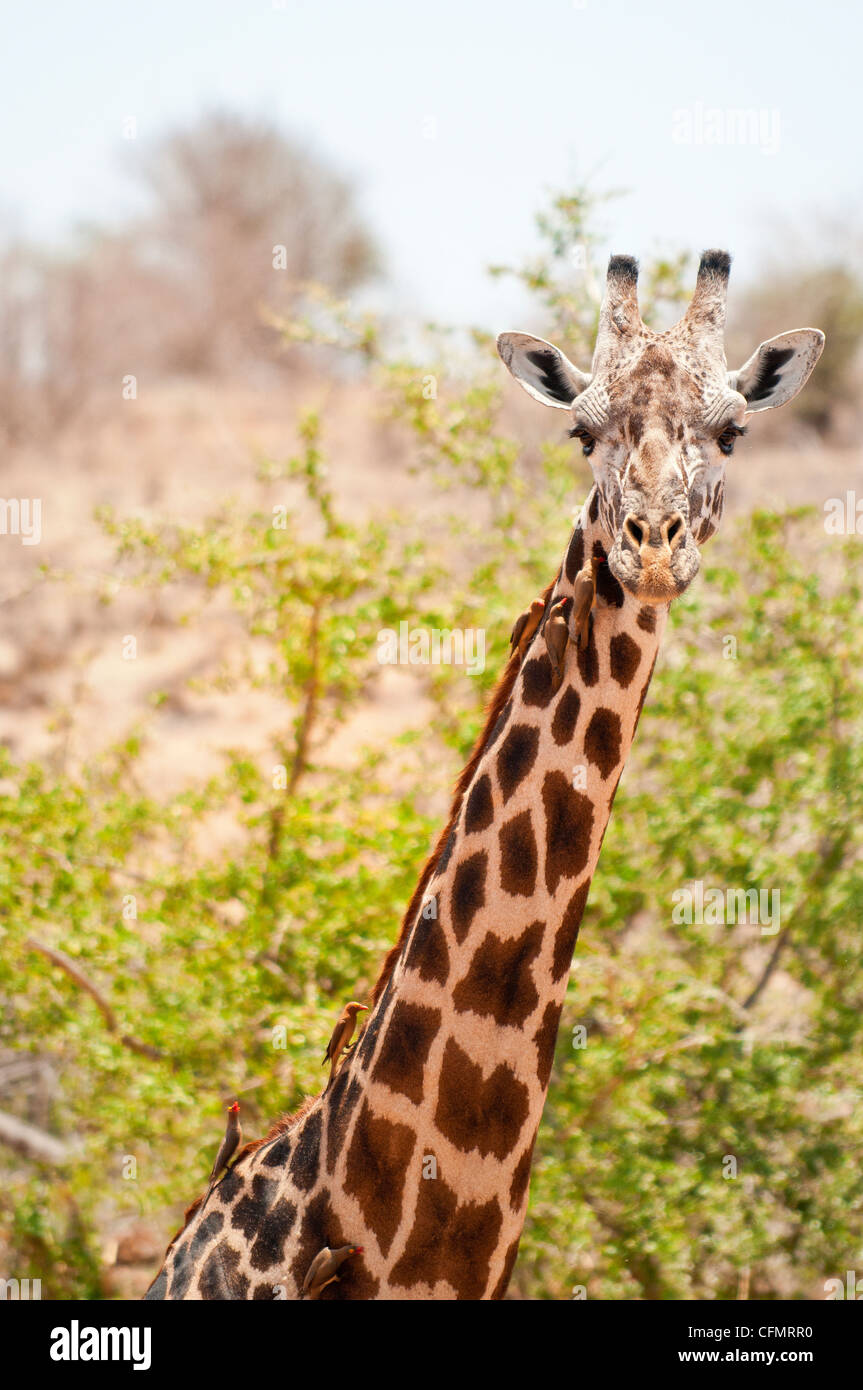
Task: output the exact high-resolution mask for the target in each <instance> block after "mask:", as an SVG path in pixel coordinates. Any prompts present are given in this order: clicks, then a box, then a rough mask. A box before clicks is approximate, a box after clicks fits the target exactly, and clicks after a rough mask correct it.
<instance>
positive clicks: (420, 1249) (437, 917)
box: [147, 251, 824, 1299]
mask: <svg viewBox="0 0 863 1390" xmlns="http://www.w3.org/2000/svg"><path fill="white" fill-rule="evenodd" d="M729 265H730V260H729V257H728V255H727V254H726V253H725V252H721V251H707V252H705V253H704V255H703V256H702V258H701V264H700V267H699V271H698V277H697V281H696V286H695V291H694V294H693V298H692V300H691V302H690V304H689V307H688V308H687V310H686V313H685V314H684V316H683V318H682V319H681V320H680V322H679V323H678V324H676V325H675V326H674V327H673V328H671V329H668V330H667V331H665V332H662V333H658V332H653V331H652V330H651V329H649V328H647V327H646V326H645V325H644V324H643V323H642V321H641V317H640V314H639V310H638V300H637V267H636V263H635V261H634V260H632V258H631V257H628V256H613V257H612V258H611V261H610V263H609V268H608V277H607V282H606V289H605V295H604V298H603V304H602V309H601V312H600V319H599V328H598V333H597V341H596V347H595V352H594V356H593V363H592V366H591V370H590V371H589V372H587V371H582V370H581V369H579V368H578V367H576V366H574V365H573V364H572V363H571V362H570V361H569V359H568V358H567V357H566V356H565V355H564V354H563V353H562V352H561V351H560V350H559V349H558V348H556V347H554V346H553V345H552V344H550V343H547V342H545V341H544V340H542V339H540V338H536V337H534V336H532V335H530V334H526V333H504V334H502V335H501V337H500V338H499V339H498V350H499V352H500V355H501V358H502V359H503V361H504V363H505V364H506V366H507V367H508V368H509V370H510V372H511V373H512V374H513V376H514V377H515V378H516V380H517V381H519V383H520V384H521V385H522V386H523V387H524V389H525V390H526V391H527V392H528V393H529V394H530V395H531V396H532V397H534V398H535V399H537V400H539V401H542V402H543V403H544V404H546V405H549V406H552V407H554V408H556V409H565V410H568V411H569V412H570V417H571V423H572V431H571V432H572V434H573V436H574V437H575V438H577V439H579V440H580V441H581V444H582V447H583V449H584V452H585V454H586V455H587V456H588V457H589V459H590V462H591V465H592V468H593V473H594V479H595V482H594V486H593V488H592V489H591V491H590V494H589V496H588V498H587V500H586V502H585V504H584V507H583V509H582V511H581V515H580V518H579V520H578V522H577V524H576V526H575V529H574V531H573V534H572V537H571V539H570V542H569V545H568V547H567V550H566V554H565V555H564V557H563V560H562V561H561V565H560V568H559V571H558V573H557V576H556V578H555V579H554V580H553V581H552V583H551V584H550V585H549V587H548V589H547V590H546V591H545V593H544V594H543V595H542V596H541V598H540V599H539V600H535V601H534V603H533V604H532V605H531V608H530V610H528V614H527V615H526V618H525V621H524V622H523V623H522V624H521V626H520V627H519V625H518V624H516V629H515V630H514V632H513V651H512V655H511V657H510V660H509V662H508V664H507V667H506V670H505V671H504V673H503V676H502V678H501V680H500V682H499V684H498V687H497V689H496V691H495V694H494V696H493V698H492V702H491V706H490V709H489V716H488V721H487V724H486V728H485V730H484V731H483V733H482V734H481V735H480V738H479V740H478V742H477V745H476V747H475V749H474V752H473V754H472V756H471V758H470V761H469V762H468V764H467V766H466V768H465V770H464V772H463V773H462V776H461V777H460V778H459V781H458V784H457V787H456V791H455V797H454V801H453V806H452V811H451V815H450V819H449V821H448V823H447V825H446V827H445V829H444V831H443V832H442V834H441V836H440V838H439V840H438V843H437V845H436V847H435V850H434V852H433V854H432V856H431V858H430V860H429V862H428V864H427V865H426V867H425V870H424V871H423V873H422V875H421V877H420V880H419V883H418V884H417V888H416V891H415V893H414V896H413V898H412V900H411V903H410V905H409V907H408V910H407V913H406V915H405V918H404V921H403V925H402V930H401V934H400V936H399V938H398V941H397V942H396V944H395V946H394V947H393V949H392V950H391V951H390V953H389V955H388V956H387V959H386V961H385V963H384V967H383V970H382V972H381V975H380V978H379V980H378V982H377V985H376V986H375V990H374V995H373V1009H372V1012H371V1014H370V1017H369V1021H368V1024H367V1027H366V1029H365V1031H364V1032H363V1034H362V1035H361V1037H360V1038H359V1040H358V1042H357V1043H356V1045H355V1046H354V1048H353V1050H352V1051H351V1052H350V1053H348V1054H347V1057H346V1059H345V1061H344V1062H343V1063H342V1065H341V1067H340V1068H339V1070H338V1071H337V1072H335V1074H334V1076H333V1080H332V1084H331V1085H330V1086H329V1087H328V1089H327V1090H326V1092H325V1093H323V1094H322V1095H320V1096H318V1097H316V1098H314V1099H310V1100H308V1101H306V1102H305V1104H304V1105H303V1107H302V1108H301V1110H300V1111H299V1112H298V1113H297V1115H296V1116H294V1117H293V1118H291V1119H290V1120H288V1121H285V1122H282V1123H280V1124H279V1125H277V1126H276V1127H275V1128H274V1130H273V1131H271V1133H270V1134H269V1135H268V1136H267V1137H266V1139H264V1140H261V1141H258V1142H257V1143H254V1144H251V1145H248V1146H247V1147H246V1149H244V1150H242V1151H241V1152H240V1154H239V1155H238V1157H237V1158H236V1160H235V1162H234V1164H233V1166H232V1167H231V1169H230V1170H229V1172H228V1174H227V1176H226V1177H225V1178H224V1179H223V1180H222V1181H221V1183H219V1185H218V1186H217V1187H216V1188H215V1189H214V1191H213V1194H212V1197H211V1200H210V1202H209V1204H208V1206H207V1209H206V1212H203V1211H202V1210H201V1206H200V1200H199V1201H198V1202H196V1203H194V1204H193V1206H192V1207H191V1208H190V1209H189V1213H188V1219H187V1222H186V1225H185V1227H184V1228H183V1230H182V1231H181V1232H180V1233H179V1235H178V1236H176V1237H175V1239H174V1240H173V1241H172V1243H171V1245H170V1246H169V1248H168V1252H167V1254H166V1257H165V1262H164V1265H163V1268H162V1270H161V1272H160V1273H159V1275H158V1276H157V1278H156V1280H155V1281H154V1283H153V1285H152V1286H151V1289H150V1291H149V1293H148V1294H147V1297H148V1298H168V1299H181V1298H191V1299H201V1298H228V1299H270V1298H273V1297H286V1298H289V1299H299V1298H300V1297H301V1294H302V1285H303V1281H304V1279H305V1277H306V1275H307V1273H308V1271H309V1268H310V1266H311V1265H312V1262H313V1261H314V1260H315V1258H316V1256H318V1254H319V1252H321V1251H322V1250H323V1248H324V1247H328V1249H329V1250H330V1251H337V1250H340V1249H344V1248H347V1247H351V1248H357V1247H361V1248H362V1252H363V1253H362V1257H361V1258H360V1257H359V1256H358V1257H356V1258H352V1259H350V1260H348V1261H347V1262H346V1263H345V1265H344V1266H343V1269H340V1270H339V1275H340V1278H339V1281H338V1282H333V1283H328V1284H327V1285H326V1287H325V1288H323V1289H322V1291H321V1296H322V1297H323V1298H324V1299H417V1298H421V1299H428V1298H431V1299H445V1298H459V1299H489V1298H501V1297H503V1295H504V1293H505V1291H506V1287H507V1283H508V1281H509V1278H510V1274H511V1272H512V1268H513V1264H514V1262H515V1258H516V1254H517V1250H518V1242H519V1237H520V1234H521V1230H522V1226H523V1223H524V1217H525V1211H526V1207H527V1198H528V1186H529V1178H530V1164H531V1156H532V1153H533V1147H534V1142H535V1139H536V1133H537V1128H538V1126H539V1121H540V1117H541V1115H542V1109H543V1105H544V1102H545V1096H546V1092H547V1089H548V1084H549V1079H550V1076H551V1070H552V1063H553V1058H554V1048H555V1041H556V1038H557V1031H558V1023H559V1019H560V1013H561V1008H562V1006H563V999H564V994H565V991H566V984H567V979H568V976H569V971H570V964H571V960H572V953H573V949H574V946H575V941H576V936H577V934H578V928H579V924H580V922H581V917H582V913H583V912H584V907H585V904H586V901H587V895H588V891H589V888H590V882H591V878H592V876H593V872H594V869H595V867H596V863H597V860H598V858H599V852H600V847H601V844H602V838H603V835H604V833H605V828H606V825H607V822H608V818H609V815H610V812H611V806H612V802H613V800H614V794H615V791H616V789H617V784H618V781H619V778H620V775H621V772H622V770H623V766H624V762H625V760H626V756H627V754H628V751H629V748H630V745H631V743H632V739H633V737H634V734H635V729H636V726H637V724H638V719H639V716H640V713H641V708H642V705H643V703H644V699H645V696H646V694H647V689H648V685H649V683H650V677H651V675H652V672H653V666H654V662H655V660H656V654H657V651H658V649H659V644H660V641H661V639H662V634H663V631H664V627H665V621H666V617H667V613H668V605H669V603H670V601H671V600H672V599H673V598H675V597H676V596H677V595H678V594H681V593H682V592H683V591H684V590H685V588H686V587H687V585H688V584H689V583H691V581H692V579H693V578H694V576H695V574H696V572H697V570H698V565H699V556H700V546H701V545H703V543H704V542H705V541H706V540H707V539H708V538H709V537H710V536H711V535H712V534H713V532H714V531H715V529H716V527H717V526H718V524H719V520H720V517H721V514H722V502H723V490H724V479H725V468H726V462H727V458H728V457H729V456H730V455H731V453H732V452H733V449H734V444H735V441H736V440H737V438H738V437H739V436H740V434H742V433H743V431H744V429H745V423H744V422H745V420H746V418H747V416H748V415H749V414H751V413H753V412H755V411H759V410H766V409H769V408H771V407H774V406H778V405H782V404H784V403H785V402H786V401H788V400H791V399H792V397H793V396H794V395H796V394H797V392H798V391H799V390H800V389H801V387H802V386H803V385H804V384H805V382H806V380H807V378H808V377H809V374H810V373H811V371H812V369H813V367H814V365H815V363H816V361H817V359H818V357H819V355H820V353H821V349H822V347H823V343H824V336H823V334H821V333H819V332H818V331H817V330H816V329H811V328H803V329H798V330H795V331H794V332H792V333H784V334H782V335H780V336H779V337H777V338H773V339H770V340H769V341H768V342H766V343H762V344H761V345H760V346H759V347H758V348H757V349H756V351H755V352H754V353H753V355H752V356H751V357H750V358H749V360H748V361H747V362H746V363H745V364H744V365H743V366H742V367H741V368H739V369H738V370H736V371H730V372H729V371H728V369H727V366H726V362H725V352H724V345H723V330H724V324H725V298H726V290H727V284H728V273H729ZM594 560H596V561H605V562H606V563H599V564H596V565H594V564H592V561H594ZM587 575H590V576H591V579H590V585H591V587H590V590H589V591H588V590H586V589H585V583H586V582H587V580H586V578H585V576H587ZM585 603H587V608H586V611H585ZM558 618H559V619H560V622H557V619H558ZM549 622H551V624H552V625H551V626H550V627H549ZM546 629H547V631H546ZM550 653H551V654H550ZM574 768H575V769H577V771H578V773H579V775H578V776H577V777H576V776H574V775H573V769H574ZM431 904H433V910H432V908H431V906H430V905H431ZM276 1289H278V1293H277V1292H276Z"/></svg>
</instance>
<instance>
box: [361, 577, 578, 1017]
mask: <svg viewBox="0 0 863 1390" xmlns="http://www.w3.org/2000/svg"><path fill="white" fill-rule="evenodd" d="M559 578H560V574H559V573H558V574H557V575H556V577H555V578H554V579H553V580H552V581H551V583H550V584H549V585H548V587H547V588H546V589H545V590H543V593H542V595H541V598H542V602H543V605H544V606H545V607H548V600H549V598H550V596H551V593H552V590H553V589H554V586H555V584H556V583H557V581H558V579H559ZM520 666H521V659H520V657H519V655H518V652H513V654H512V656H511V657H510V658H509V661H508V662H507V664H506V666H505V667H504V670H503V674H502V676H501V677H500V679H499V681H498V683H497V685H496V686H495V688H494V691H493V692H492V696H491V699H490V701H489V703H488V708H487V711H486V720H485V724H484V726H483V729H482V732H481V733H480V735H479V736H478V738H477V740H476V743H475V744H474V746H473V752H472V753H471V755H470V758H469V759H468V761H467V763H466V765H465V767H464V769H463V771H462V772H461V774H460V776H459V779H458V781H457V782H456V784H455V790H454V792H453V799H452V806H451V808H450V813H449V819H448V820H447V823H446V825H445V826H444V828H443V830H442V831H441V833H440V835H439V836H438V838H437V842H436V843H435V847H434V849H433V850H432V852H431V855H430V857H429V859H428V862H427V863H426V866H425V868H424V869H423V871H422V874H421V875H420V880H419V883H418V884H417V886H416V888H415V889H414V893H413V897H412V898H411V900H410V902H409V903H408V906H407V911H406V912H405V915H404V917H403V918H402V925H401V931H400V932H399V935H398V939H397V940H396V943H395V945H394V946H392V947H391V949H390V950H389V951H388V952H387V954H386V956H385V957H384V963H383V966H382V967H381V973H380V975H379V976H378V978H377V982H376V984H375V987H374V989H373V990H372V1008H374V1006H375V1005H376V1004H377V1002H378V1000H379V999H380V997H381V995H382V994H383V992H384V990H385V989H386V986H387V982H388V980H389V978H390V976H391V975H392V973H393V970H394V969H395V965H396V961H397V960H398V958H399V956H400V955H401V953H402V950H403V949H404V946H405V943H406V942H407V938H408V936H409V935H410V932H411V929H412V927H413V925H414V922H415V921H416V915H417V912H418V911H419V908H420V904H421V902H422V900H423V897H424V896H425V892H426V889H427V888H428V886H429V884H430V882H431V880H432V878H433V877H434V873H435V869H436V868H437V866H438V864H439V863H440V858H441V855H442V854H443V852H444V849H445V847H446V844H447V841H448V840H449V837H450V835H451V834H452V831H453V829H454V827H455V823H456V821H457V820H458V814H459V811H460V810H461V805H462V801H463V800H464V794H465V792H466V791H467V789H468V787H469V786H470V784H471V782H472V781H473V775H474V773H475V771H476V769H477V767H478V765H479V762H480V759H481V758H482V755H483V753H484V752H485V750H486V748H487V746H488V741H489V739H490V737H491V735H492V733H493V731H494V729H495V727H496V725H497V721H498V720H499V718H500V716H501V713H502V712H503V708H504V705H505V704H506V702H507V700H508V699H509V697H510V695H511V694H512V688H513V686H514V685H515V678H516V676H517V675H518V672H519V667H520Z"/></svg>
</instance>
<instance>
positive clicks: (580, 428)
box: [569, 425, 596, 458]
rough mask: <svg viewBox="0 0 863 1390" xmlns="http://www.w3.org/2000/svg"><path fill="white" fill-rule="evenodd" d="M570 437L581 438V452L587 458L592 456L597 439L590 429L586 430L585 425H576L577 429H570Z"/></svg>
mask: <svg viewBox="0 0 863 1390" xmlns="http://www.w3.org/2000/svg"><path fill="white" fill-rule="evenodd" d="M569 437H570V439H580V440H581V452H582V453H583V454H584V457H585V458H590V456H591V454H592V453H593V451H594V449H595V448H596V440H595V439H594V437H593V435H592V434H591V433H590V430H586V429H585V428H584V425H576V427H575V429H573V430H570V431H569Z"/></svg>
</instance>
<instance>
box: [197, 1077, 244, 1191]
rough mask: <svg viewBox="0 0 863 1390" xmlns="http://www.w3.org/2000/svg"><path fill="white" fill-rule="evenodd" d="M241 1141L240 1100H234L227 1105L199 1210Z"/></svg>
mask: <svg viewBox="0 0 863 1390" xmlns="http://www.w3.org/2000/svg"><path fill="white" fill-rule="evenodd" d="M242 1141H243V1131H242V1127H241V1125H240V1102H239V1101H238V1100H235V1101H234V1103H233V1105H229V1106H228V1122H227V1125H226V1126H225V1137H224V1139H223V1140H222V1144H221V1148H220V1149H219V1152H218V1153H217V1155H216V1161H215V1163H214V1164H213V1171H212V1173H211V1174H210V1186H209V1187H208V1188H207V1195H206V1197H205V1198H204V1200H203V1202H202V1203H201V1210H202V1211H203V1210H204V1207H205V1206H206V1205H207V1202H208V1201H209V1200H210V1193H211V1192H212V1190H213V1188H214V1187H215V1186H216V1183H217V1182H218V1180H219V1177H220V1176H221V1174H222V1172H223V1170H224V1169H226V1168H227V1167H228V1165H229V1163H230V1161H231V1159H232V1158H233V1157H234V1154H235V1153H236V1152H237V1149H238V1148H239V1147H240V1144H241V1143H242Z"/></svg>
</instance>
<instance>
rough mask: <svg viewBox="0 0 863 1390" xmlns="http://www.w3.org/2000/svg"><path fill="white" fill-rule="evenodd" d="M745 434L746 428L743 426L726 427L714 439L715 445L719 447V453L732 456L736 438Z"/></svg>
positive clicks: (732, 425)
mask: <svg viewBox="0 0 863 1390" xmlns="http://www.w3.org/2000/svg"><path fill="white" fill-rule="evenodd" d="M745 433H746V428H745V426H744V425H734V424H731V425H726V426H725V429H724V430H723V431H722V433H721V434H720V435H717V437H716V443H717V444H718V445H719V449H720V452H721V453H723V454H733V453H734V445H735V444H736V442H737V439H738V437H739V436H740V435H741V434H745Z"/></svg>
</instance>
